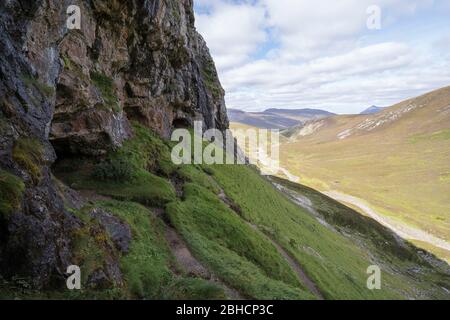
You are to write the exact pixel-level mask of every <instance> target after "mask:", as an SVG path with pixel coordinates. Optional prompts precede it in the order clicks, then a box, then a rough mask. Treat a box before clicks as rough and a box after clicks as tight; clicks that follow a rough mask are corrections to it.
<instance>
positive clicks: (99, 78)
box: [90, 72, 121, 112]
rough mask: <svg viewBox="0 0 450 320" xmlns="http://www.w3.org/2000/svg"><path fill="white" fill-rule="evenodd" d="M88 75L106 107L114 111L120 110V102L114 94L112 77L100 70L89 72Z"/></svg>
mask: <svg viewBox="0 0 450 320" xmlns="http://www.w3.org/2000/svg"><path fill="white" fill-rule="evenodd" d="M90 75H91V80H92V83H93V84H94V85H95V86H96V87H97V89H98V90H99V91H100V93H101V94H102V97H103V99H104V100H105V103H106V107H108V108H110V109H111V110H114V111H116V112H120V111H121V109H120V103H119V99H118V98H117V95H116V94H115V88H114V82H113V79H111V78H110V77H108V76H107V75H105V74H103V73H100V72H91V74H90Z"/></svg>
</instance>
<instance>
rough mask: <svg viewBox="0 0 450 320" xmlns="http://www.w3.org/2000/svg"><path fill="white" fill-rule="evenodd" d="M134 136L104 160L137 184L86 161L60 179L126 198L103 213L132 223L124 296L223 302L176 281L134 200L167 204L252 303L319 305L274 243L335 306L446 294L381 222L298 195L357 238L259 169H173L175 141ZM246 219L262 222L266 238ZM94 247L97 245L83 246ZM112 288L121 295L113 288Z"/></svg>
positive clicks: (147, 214) (159, 237) (154, 227)
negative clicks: (101, 175)
mask: <svg viewBox="0 0 450 320" xmlns="http://www.w3.org/2000/svg"><path fill="white" fill-rule="evenodd" d="M134 131H135V135H134V137H133V138H132V139H130V140H129V141H127V142H126V143H125V144H124V146H123V147H122V148H121V149H119V150H117V151H115V152H111V153H110V154H109V155H108V156H107V157H106V159H104V160H103V161H119V162H121V163H122V164H123V163H126V164H128V166H129V168H130V169H131V175H132V178H131V179H127V178H124V177H117V176H115V175H113V176H112V177H110V178H108V177H107V178H106V180H105V181H99V180H98V179H95V178H93V175H92V172H93V168H94V167H95V165H96V164H95V163H92V162H90V161H85V163H83V161H80V160H79V159H76V160H75V162H77V163H81V164H79V165H78V167H77V166H74V167H73V170H71V172H60V174H61V175H60V176H59V177H60V178H61V179H62V180H63V181H65V182H66V183H68V184H69V185H72V186H74V187H76V188H79V189H90V190H94V191H96V192H97V193H100V194H104V195H110V196H113V197H114V198H115V199H117V200H119V201H117V200H116V201H106V202H100V203H96V204H95V206H100V207H102V208H103V209H105V210H107V211H110V212H112V213H113V214H114V215H116V216H117V217H119V218H121V219H122V220H124V221H126V222H127V223H128V224H129V225H130V227H131V229H132V232H133V242H132V245H131V249H130V253H129V254H128V255H124V256H122V257H121V266H122V271H123V273H124V277H125V279H126V285H125V288H124V289H121V290H122V291H121V295H122V296H126V297H130V298H154V299H158V298H183V299H200V298H201V299H207V298H223V297H224V292H223V289H222V288H221V287H220V286H215V285H213V284H211V283H209V282H206V281H205V280H202V279H196V278H190V277H188V276H187V275H184V274H182V275H180V274H178V273H179V270H180V269H179V267H180V266H177V265H176V263H175V261H174V257H173V256H172V254H171V252H170V249H169V247H168V244H167V243H166V242H165V239H164V236H163V235H164V228H165V226H164V223H163V222H162V220H159V219H158V218H156V217H155V216H153V214H152V213H151V211H150V210H149V209H148V208H146V207H143V206H142V205H140V204H137V203H133V202H129V201H134V202H140V203H141V204H143V205H149V206H158V207H165V211H166V213H167V218H168V219H169V220H170V222H171V224H172V225H173V226H174V227H175V228H176V230H177V231H178V233H179V234H180V235H181V236H182V237H183V238H184V240H185V241H186V243H187V245H188V246H189V248H190V250H191V252H192V253H193V255H194V256H195V257H196V258H197V259H198V260H199V261H200V262H201V263H202V264H203V265H204V266H206V267H207V268H208V269H209V270H210V271H212V272H213V273H214V274H215V275H216V276H218V277H219V278H220V279H221V280H222V281H223V282H225V283H226V284H227V285H228V286H229V287H231V288H234V289H236V290H238V291H239V292H240V293H241V294H242V295H243V296H245V297H247V298H254V299H314V296H313V295H312V294H311V293H310V292H309V291H308V290H307V289H305V287H304V286H303V285H302V284H301V282H300V281H299V279H298V278H297V275H296V274H295V272H294V271H293V270H292V269H291V266H290V265H289V264H288V262H287V261H286V260H285V259H284V257H283V256H281V254H280V253H279V252H278V251H277V249H276V248H275V247H274V245H273V244H272V242H271V240H270V238H271V239H273V240H275V241H276V242H277V243H278V244H280V245H281V246H282V247H283V248H284V250H285V251H286V252H288V253H289V254H290V255H291V256H292V257H293V258H294V259H295V260H296V261H297V262H298V264H299V265H301V266H302V268H303V269H304V270H305V272H306V273H307V274H308V276H309V277H310V278H311V279H312V280H313V281H314V282H315V283H316V284H317V286H318V287H319V289H320V290H321V292H322V294H323V295H324V296H325V297H326V298H328V299H389V298H394V299H397V298H409V297H422V296H421V294H422V293H424V294H425V295H424V296H425V297H442V295H441V293H434V292H433V290H437V289H436V285H435V284H436V283H438V282H442V283H444V284H445V276H443V275H442V274H439V273H438V272H435V271H434V270H432V269H430V268H429V266H428V265H426V264H423V263H422V261H419V262H418V261H416V257H417V256H416V255H414V253H413V252H411V251H410V250H412V249H410V248H409V247H408V248H409V249H408V248H403V249H402V248H401V247H399V246H398V245H397V244H396V243H395V240H393V238H392V235H390V233H389V232H387V231H386V230H384V229H382V228H380V227H379V226H377V225H376V224H374V223H373V221H370V220H368V219H365V218H356V217H355V216H354V211H352V210H351V209H348V208H347V207H345V206H342V205H339V204H337V203H335V202H332V201H331V200H330V199H328V198H326V197H323V196H320V194H316V193H315V192H314V190H312V189H302V190H300V191H301V192H304V193H305V194H307V195H308V196H310V197H311V198H312V201H313V202H314V205H315V206H317V208H318V210H319V209H320V210H321V214H323V215H324V216H326V218H327V221H329V223H331V224H333V225H335V227H336V228H337V229H342V230H346V231H349V230H350V231H352V232H354V233H355V234H357V235H358V238H357V239H358V241H354V239H349V238H348V237H346V236H343V235H342V234H341V233H339V232H334V231H332V230H330V229H328V228H326V227H325V226H323V225H322V224H321V223H319V222H318V221H317V220H316V219H315V218H314V217H312V216H311V215H310V214H309V213H307V212H305V211H304V210H303V209H301V208H299V207H298V206H297V205H295V204H293V203H292V202H291V201H289V200H288V199H287V198H286V197H285V196H284V195H283V194H281V193H280V192H278V191H277V190H276V189H275V188H274V187H273V186H272V185H271V184H270V183H269V182H268V181H266V180H265V179H264V178H262V177H261V176H260V175H259V174H258V173H257V172H256V170H254V169H253V168H251V167H248V166H239V165H228V166H227V165H222V166H220V165H212V166H200V165H182V166H174V165H173V164H172V163H171V162H170V148H169V146H170V144H168V143H165V142H163V141H161V139H160V138H158V137H157V136H156V135H154V134H153V133H151V132H150V131H149V130H148V129H145V128H143V127H141V126H139V125H135V126H134ZM210 175H211V176H210ZM174 177H176V178H177V180H180V179H181V181H183V196H182V197H181V198H179V197H177V196H176V194H175V191H174V188H173V187H172V185H171V183H170V181H169V178H174ZM221 188H222V189H223V190H224V191H225V193H226V194H227V196H228V197H229V198H231V199H232V200H233V202H235V203H236V204H237V205H238V206H239V207H240V209H241V211H242V212H241V216H239V215H238V214H237V213H236V212H234V211H233V210H231V209H229V208H228V207H227V206H226V205H225V204H224V203H223V202H222V201H221V200H220V199H219V197H218V193H219V192H220V190H221ZM348 210H350V211H348ZM247 222H250V223H251V224H253V225H256V226H257V227H258V229H259V231H258V230H255V229H254V228H252V227H251V226H249V224H248V223H247ZM103 241H107V239H106V240H105V239H103ZM103 243H104V242H103ZM89 246H90V244H89V242H87V244H85V245H84V247H86V248H89ZM82 247H83V246H82ZM90 251H92V252H93V258H92V260H94V262H95V260H96V259H97V258H98V259H100V260H101V257H102V252H100V253H99V252H96V251H95V250H90ZM411 255H412V256H411ZM96 257H97V258H96ZM86 261H88V259H87V258H86ZM372 264H377V265H379V266H380V267H381V269H382V279H383V280H382V290H379V291H378V290H375V291H371V290H368V289H367V288H366V280H367V274H366V270H367V267H368V266H369V265H372ZM415 267H420V268H421V270H423V274H413V275H411V273H410V271H409V270H410V269H411V268H415ZM175 273H176V274H175ZM416 278H417V279H416ZM110 290H113V291H112V292H113V293H114V292H115V291H114V288H113V289H110ZM108 294H112V293H110V292H109V293H108Z"/></svg>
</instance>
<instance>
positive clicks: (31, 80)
mask: <svg viewBox="0 0 450 320" xmlns="http://www.w3.org/2000/svg"><path fill="white" fill-rule="evenodd" d="M20 78H21V79H22V81H23V82H24V83H25V85H26V86H28V87H35V88H36V89H37V90H39V92H41V93H42V94H43V95H45V96H46V97H51V96H53V95H54V93H55V88H54V87H52V86H49V85H47V84H45V83H42V82H40V81H39V80H38V79H36V78H35V77H33V76H32V75H29V74H22V75H21V76H20Z"/></svg>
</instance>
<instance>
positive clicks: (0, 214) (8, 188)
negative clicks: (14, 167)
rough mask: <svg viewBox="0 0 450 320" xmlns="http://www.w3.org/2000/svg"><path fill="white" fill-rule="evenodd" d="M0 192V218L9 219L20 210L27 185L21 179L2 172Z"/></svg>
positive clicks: (0, 172)
mask: <svg viewBox="0 0 450 320" xmlns="http://www.w3.org/2000/svg"><path fill="white" fill-rule="evenodd" d="M0 190H1V191H0V218H6V219H7V218H8V217H9V215H10V214H11V213H12V212H13V211H14V210H17V209H19V207H20V202H21V201H22V194H23V192H24V190H25V184H24V183H23V181H22V180H21V179H20V178H19V177H17V176H15V175H13V174H10V173H8V172H6V171H4V170H0Z"/></svg>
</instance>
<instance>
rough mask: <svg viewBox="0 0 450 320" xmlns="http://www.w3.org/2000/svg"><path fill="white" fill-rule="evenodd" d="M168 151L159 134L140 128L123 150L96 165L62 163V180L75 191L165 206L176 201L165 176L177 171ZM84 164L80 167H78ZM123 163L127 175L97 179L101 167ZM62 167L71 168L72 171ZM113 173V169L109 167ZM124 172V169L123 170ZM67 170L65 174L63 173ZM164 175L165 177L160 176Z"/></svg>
mask: <svg viewBox="0 0 450 320" xmlns="http://www.w3.org/2000/svg"><path fill="white" fill-rule="evenodd" d="M168 152H169V149H168V147H167V145H165V144H164V143H163V142H162V141H161V140H159V139H158V138H157V137H156V135H154V134H153V133H151V132H149V131H148V130H147V129H144V128H143V127H141V126H139V125H135V126H134V137H133V138H132V139H130V140H128V141H126V142H125V143H124V145H123V147H122V148H121V149H119V150H117V151H115V152H112V153H110V154H109V155H108V156H107V158H106V159H103V160H101V161H100V162H99V163H97V164H93V163H91V162H89V161H85V162H84V163H83V162H82V161H80V159H72V160H69V162H75V163H74V164H72V163H61V164H60V168H58V167H56V171H57V172H58V171H59V174H60V177H61V179H62V180H63V181H64V182H66V183H67V184H68V185H69V186H71V187H73V188H75V189H85V190H94V191H96V192H97V193H99V194H101V195H105V196H111V197H114V198H116V199H119V200H124V201H136V202H140V203H143V204H146V205H149V206H162V205H164V204H165V203H167V202H170V201H172V200H174V199H175V190H174V188H173V187H172V185H171V184H170V182H169V181H168V180H167V179H165V178H164V175H166V176H167V175H169V174H171V173H172V172H173V171H174V170H175V168H174V167H172V165H171V163H170V158H168V157H169V156H170V155H168ZM80 162H81V165H80V166H78V167H77V165H79V164H80ZM107 163H121V166H128V169H127V170H126V171H127V174H126V175H125V176H124V175H122V174H118V173H117V172H111V173H110V175H109V176H104V177H103V178H102V179H98V177H97V176H96V175H97V174H98V171H96V168H97V169H98V166H99V165H105V164H107ZM63 167H70V168H72V169H71V170H67V169H64V168H63ZM110 169H112V170H114V167H110ZM121 170H122V169H121ZM64 171H66V172H64ZM152 172H155V173H158V174H161V175H162V176H163V177H160V176H157V175H156V174H154V173H152Z"/></svg>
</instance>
